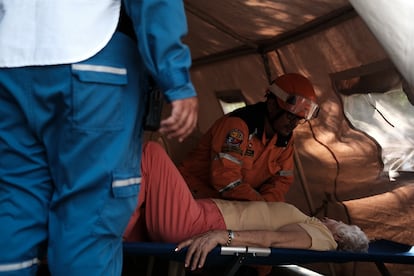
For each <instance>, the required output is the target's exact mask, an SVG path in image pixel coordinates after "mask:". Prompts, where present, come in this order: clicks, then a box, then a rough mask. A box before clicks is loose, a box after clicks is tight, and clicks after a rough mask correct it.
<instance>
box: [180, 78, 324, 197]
mask: <svg viewBox="0 0 414 276" xmlns="http://www.w3.org/2000/svg"><path fill="white" fill-rule="evenodd" d="M318 110H319V108H318V105H317V104H316V95H315V91H314V89H313V86H312V84H311V83H310V81H309V80H308V79H307V78H305V77H303V76H302V75H299V74H296V73H289V74H285V75H282V76H280V77H278V78H277V79H275V80H274V81H273V82H272V84H271V85H270V86H269V88H268V90H267V91H266V101H265V102H259V103H257V104H254V105H249V106H246V107H244V108H241V109H238V110H235V111H234V112H232V113H229V114H227V115H225V116H223V117H222V118H219V119H218V120H217V121H216V122H215V123H214V125H213V126H212V127H211V128H210V129H209V130H208V131H207V132H206V133H205V134H204V136H203V137H202V138H201V141H200V143H199V145H198V146H197V147H196V149H195V150H193V151H192V152H190V154H189V155H188V156H187V158H186V159H185V160H184V161H183V163H182V164H181V165H180V166H179V169H180V172H181V173H182V175H183V176H184V178H185V180H186V182H187V184H188V186H189V188H190V190H191V191H192V193H193V195H194V197H195V198H206V197H211V198H225V199H235V200H255V201H284V200H285V194H286V193H287V191H288V190H289V187H290V186H291V184H292V182H293V150H294V149H293V138H292V132H293V130H294V128H295V127H296V126H297V125H298V123H300V122H304V121H306V120H310V119H312V118H314V117H316V115H317V112H318Z"/></svg>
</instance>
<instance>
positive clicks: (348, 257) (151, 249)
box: [124, 240, 414, 276]
mask: <svg viewBox="0 0 414 276" xmlns="http://www.w3.org/2000/svg"><path fill="white" fill-rule="evenodd" d="M175 247H176V245H175V244H170V243H154V242H137V243H133V242H128V243H124V254H125V255H129V256H131V255H132V256H139V255H141V256H142V255H145V256H156V257H160V258H166V259H168V260H170V261H175V262H184V258H185V253H186V250H185V249H183V250H181V251H180V252H175V251H174V249H175ZM321 262H322V263H345V262H373V263H375V264H376V265H377V268H378V270H379V271H380V273H381V274H382V275H384V276H385V275H390V273H389V271H388V270H387V268H386V266H385V265H384V264H385V263H398V264H413V265H414V248H413V247H412V246H411V245H405V244H400V243H396V242H392V241H389V240H376V241H372V242H371V243H370V246H369V250H368V253H350V252H343V251H314V250H303V249H282V248H256V247H225V246H217V247H216V248H214V249H213V250H212V251H211V252H210V253H209V255H208V257H207V261H206V264H205V266H206V267H209V266H216V265H221V266H225V267H226V269H225V271H224V275H227V276H231V275H234V274H235V273H236V271H237V270H238V268H239V267H240V266H241V265H271V266H276V265H289V264H296V265H300V264H310V263H321Z"/></svg>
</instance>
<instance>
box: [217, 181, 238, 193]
mask: <svg viewBox="0 0 414 276" xmlns="http://www.w3.org/2000/svg"><path fill="white" fill-rule="evenodd" d="M241 183H242V182H241V179H238V180H236V181H233V182H231V183H230V184H229V185H227V186H226V187H224V188H223V189H220V190H219V193H224V192H226V191H228V190H231V189H234V188H236V187H237V186H239V185H240V184H241Z"/></svg>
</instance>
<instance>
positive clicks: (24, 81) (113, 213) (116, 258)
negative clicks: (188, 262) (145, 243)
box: [0, 33, 147, 276]
mask: <svg viewBox="0 0 414 276" xmlns="http://www.w3.org/2000/svg"><path fill="white" fill-rule="evenodd" d="M137 52H138V51H137V47H136V45H135V43H134V42H133V41H132V40H130V39H129V38H128V37H127V36H125V35H123V34H120V33H115V35H114V36H113V37H112V39H111V41H110V42H109V44H108V45H107V46H106V47H105V48H104V49H103V50H101V51H100V52H99V53H98V54H96V55H95V56H93V57H91V58H89V59H87V60H85V61H82V62H79V63H76V64H67V65H55V66H29V67H23V68H0V275H35V272H36V268H37V263H38V262H39V260H42V258H44V257H46V256H47V262H48V265H49V269H50V271H51V273H52V274H53V275H88V276H92V275H93V276H96V275H120V274H121V267H122V234H123V231H124V229H125V227H126V225H127V223H128V220H129V218H130V215H131V214H132V211H133V210H134V208H135V207H136V203H137V194H138V192H139V186H140V176H141V173H140V158H141V145H142V132H143V130H142V121H143V117H144V112H145V102H146V97H147V96H146V94H147V93H146V87H147V85H146V82H147V81H146V77H145V73H144V69H143V65H142V62H141V60H140V58H139V56H138V54H137Z"/></svg>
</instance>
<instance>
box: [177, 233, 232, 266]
mask: <svg viewBox="0 0 414 276" xmlns="http://www.w3.org/2000/svg"><path fill="white" fill-rule="evenodd" d="M227 239H228V234H227V231H226V230H214V231H209V232H207V233H204V234H201V235H198V236H195V237H193V238H191V239H188V240H185V241H183V242H181V243H179V244H178V246H177V248H176V249H175V250H176V251H179V250H181V249H183V248H184V247H186V246H188V251H187V255H186V257H185V263H184V266H185V267H190V269H191V270H195V269H197V268H202V267H203V266H204V263H205V261H206V258H207V254H208V253H209V252H210V251H211V250H213V248H214V247H216V246H217V245H218V244H221V245H223V244H226V242H227ZM190 264H191V265H190Z"/></svg>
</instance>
